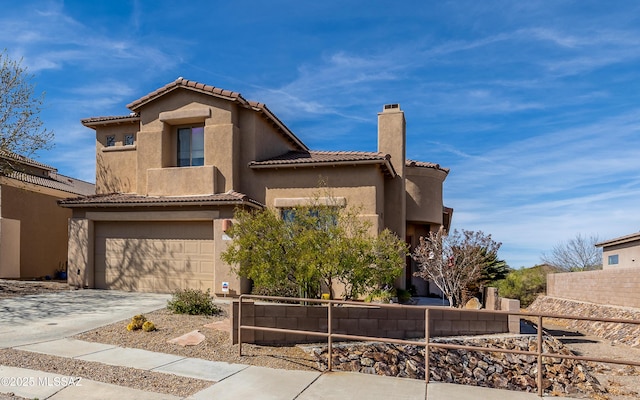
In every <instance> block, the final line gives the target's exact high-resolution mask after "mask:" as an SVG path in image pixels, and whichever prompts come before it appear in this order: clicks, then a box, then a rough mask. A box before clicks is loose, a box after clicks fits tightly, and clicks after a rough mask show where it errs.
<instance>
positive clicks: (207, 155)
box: [60, 78, 453, 295]
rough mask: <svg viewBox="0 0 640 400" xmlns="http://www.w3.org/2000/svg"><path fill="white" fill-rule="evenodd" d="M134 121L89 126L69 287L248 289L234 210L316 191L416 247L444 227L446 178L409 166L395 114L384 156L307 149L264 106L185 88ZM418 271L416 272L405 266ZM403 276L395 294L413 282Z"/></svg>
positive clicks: (384, 129) (382, 122) (394, 111)
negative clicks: (229, 251)
mask: <svg viewBox="0 0 640 400" xmlns="http://www.w3.org/2000/svg"><path fill="white" fill-rule="evenodd" d="M127 107H128V108H129V109H130V110H131V114H130V115H127V116H115V117H97V118H88V119H85V120H83V121H82V123H83V124H84V125H85V126H87V127H89V128H92V129H94V130H95V133H96V193H97V194H96V195H95V196H89V197H81V198H76V199H70V200H64V201H61V202H60V204H61V205H62V207H66V208H71V209H72V210H73V217H72V218H71V220H70V223H69V232H70V237H69V283H70V284H71V285H75V286H79V287H95V288H105V289H109V288H113V289H124V290H136V291H154V292H167V291H172V290H175V289H178V288H185V287H192V288H201V289H207V288H210V289H211V290H212V292H213V293H216V294H222V283H223V282H228V284H229V294H231V295H238V294H240V293H246V292H248V291H249V290H250V282H248V281H247V280H245V279H240V278H238V277H236V276H235V275H234V274H233V273H232V271H231V267H230V266H229V265H226V264H225V263H224V262H222V261H221V260H220V257H219V255H220V253H221V252H222V251H224V249H225V248H226V246H227V245H228V243H229V237H228V236H227V235H226V234H225V229H227V228H228V227H229V226H230V224H231V223H232V220H233V216H234V210H235V209H236V208H237V207H247V208H262V207H275V208H279V209H286V208H288V207H294V206H296V205H300V204H304V203H306V202H308V201H309V199H311V198H313V197H314V196H315V195H317V193H318V183H319V180H320V178H322V179H324V180H325V181H326V183H327V184H328V186H329V187H330V190H331V193H332V196H335V197H336V198H337V199H338V200H339V201H340V203H341V204H347V205H353V206H358V207H361V213H362V214H361V217H362V218H366V219H368V220H369V221H371V223H372V225H373V229H374V230H377V231H380V230H382V229H384V228H389V229H391V230H392V231H393V232H395V233H396V234H397V235H398V236H399V237H401V238H406V240H407V241H408V242H409V243H411V244H416V243H417V241H418V238H419V237H420V236H421V235H425V234H426V233H427V232H428V231H430V230H437V229H438V228H439V227H440V226H442V225H444V226H445V227H448V226H449V223H450V219H451V215H452V212H453V210H452V209H450V208H446V207H444V206H443V202H442V186H443V182H444V180H445V178H446V177H447V174H448V172H449V171H448V170H447V169H445V168H442V167H440V166H439V165H438V164H433V163H428V162H420V161H411V160H406V158H405V149H406V147H405V136H406V133H405V118H404V113H403V112H402V110H401V109H400V107H399V105H397V104H392V105H387V106H384V108H383V110H382V112H380V113H379V114H378V152H353V151H312V150H309V149H308V148H307V146H306V145H305V144H304V143H302V141H301V140H300V139H299V138H298V137H296V135H295V134H294V133H293V132H291V131H290V130H289V128H287V126H286V125H285V124H284V123H283V122H282V121H280V119H278V117H277V116H276V115H274V114H273V113H272V112H271V111H270V110H269V109H268V108H267V107H266V106H265V105H264V104H262V103H257V102H253V101H248V100H245V99H244V98H243V97H242V96H241V95H240V94H239V93H236V92H231V91H228V90H222V89H220V88H216V87H213V86H208V85H204V84H201V83H197V82H193V81H188V80H185V79H182V78H179V79H177V80H176V81H174V82H171V83H169V84H167V85H166V86H164V87H162V88H160V89H158V90H156V91H154V92H152V93H149V94H148V95H146V96H144V97H142V98H140V99H138V100H136V101H134V102H132V103H130V104H129V105H128V106H127ZM409 264H411V263H409ZM410 269H411V266H409V267H408V268H407V270H406V271H405V273H404V275H403V276H402V278H401V280H400V281H399V282H398V284H399V285H400V286H405V287H406V286H408V285H411V284H415V285H416V286H417V287H418V289H419V290H422V291H423V292H426V291H427V290H428V288H427V287H426V284H425V283H424V281H422V280H421V279H417V278H413V277H412V273H411V272H412V271H411V270H410Z"/></svg>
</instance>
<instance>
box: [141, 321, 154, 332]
mask: <svg viewBox="0 0 640 400" xmlns="http://www.w3.org/2000/svg"><path fill="white" fill-rule="evenodd" d="M142 330H143V331H145V332H151V331H155V330H156V324H154V323H153V322H151V321H146V322H145V323H144V324H142Z"/></svg>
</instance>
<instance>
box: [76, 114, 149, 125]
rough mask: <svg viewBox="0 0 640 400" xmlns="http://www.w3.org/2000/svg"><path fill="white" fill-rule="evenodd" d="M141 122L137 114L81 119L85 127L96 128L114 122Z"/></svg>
mask: <svg viewBox="0 0 640 400" xmlns="http://www.w3.org/2000/svg"><path fill="white" fill-rule="evenodd" d="M139 120H140V115H139V114H136V113H131V114H129V115H112V116H105V117H91V118H84V119H81V120H80V122H81V123H82V125H84V126H94V125H100V124H104V123H114V122H135V121H139Z"/></svg>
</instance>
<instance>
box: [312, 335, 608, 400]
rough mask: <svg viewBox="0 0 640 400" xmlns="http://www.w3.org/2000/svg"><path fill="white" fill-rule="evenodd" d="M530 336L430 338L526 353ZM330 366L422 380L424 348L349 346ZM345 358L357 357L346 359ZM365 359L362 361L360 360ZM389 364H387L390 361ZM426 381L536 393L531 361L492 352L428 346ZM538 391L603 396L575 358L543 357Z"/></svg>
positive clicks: (322, 362)
mask: <svg viewBox="0 0 640 400" xmlns="http://www.w3.org/2000/svg"><path fill="white" fill-rule="evenodd" d="M536 340H537V338H536V337H535V336H517V337H507V338H505V337H501V336H494V337H484V338H472V339H463V338H435V339H434V340H433V341H434V342H437V343H443V342H444V343H452V344H458V345H470V346H477V347H486V348H503V349H504V348H509V349H516V348H517V349H522V350H528V349H531V346H532V343H533V344H535V343H536ZM543 340H544V342H543V345H544V349H545V352H549V353H559V354H570V352H569V350H567V349H566V348H565V347H564V346H563V345H562V343H560V342H559V341H557V340H555V339H554V338H552V337H546V336H545V337H544V338H543ZM333 353H334V368H335V369H341V370H343V371H358V372H364V373H370V374H378V375H387V376H397V377H405V378H413V379H421V380H422V379H424V377H425V376H424V374H425V371H424V347H423V346H417V345H394V344H384V343H349V344H340V345H336V346H334V348H333ZM312 354H314V355H315V357H316V359H317V360H318V364H319V366H320V368H321V369H326V360H327V350H326V347H323V348H319V349H316V350H314V351H313V352H312ZM350 355H358V359H356V360H352V359H351V357H350ZM365 355H366V356H367V357H365ZM391 360H393V361H391ZM429 364H430V371H429V372H430V380H432V381H439V382H446V383H457V384H466V385H474V386H484V387H493V388H501V389H509V390H519V391H526V392H536V391H537V387H536V381H537V372H538V371H537V358H536V357H535V356H527V355H519V354H511V353H509V354H504V353H498V352H495V351H491V352H487V351H468V350H447V349H443V348H431V349H430V354H429ZM543 389H544V390H546V391H547V393H549V392H555V393H560V394H570V393H571V394H573V393H581V394H594V393H604V392H605V391H604V388H603V387H602V386H601V385H600V384H599V382H598V381H597V380H596V379H595V378H594V377H593V376H592V375H591V373H590V372H589V369H588V368H587V367H586V366H585V365H584V364H582V363H581V362H580V361H576V360H567V359H566V360H561V359H559V358H549V357H545V358H544V359H543Z"/></svg>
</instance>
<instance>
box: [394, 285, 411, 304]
mask: <svg viewBox="0 0 640 400" xmlns="http://www.w3.org/2000/svg"><path fill="white" fill-rule="evenodd" d="M396 296H397V297H398V302H400V303H406V302H408V301H409V300H411V291H409V290H404V289H400V288H397V289H396Z"/></svg>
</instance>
